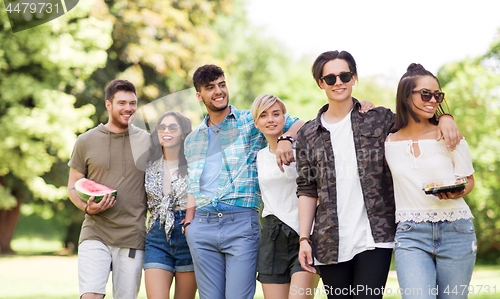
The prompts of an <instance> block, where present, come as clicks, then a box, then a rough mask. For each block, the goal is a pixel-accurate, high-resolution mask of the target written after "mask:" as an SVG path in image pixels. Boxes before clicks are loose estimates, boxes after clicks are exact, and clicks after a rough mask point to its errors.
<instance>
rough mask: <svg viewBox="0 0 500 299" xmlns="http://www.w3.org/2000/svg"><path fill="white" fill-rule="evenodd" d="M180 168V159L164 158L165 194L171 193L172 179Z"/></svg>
mask: <svg viewBox="0 0 500 299" xmlns="http://www.w3.org/2000/svg"><path fill="white" fill-rule="evenodd" d="M178 169H179V160H174V161H169V160H163V195H165V194H169V193H170V188H171V184H172V179H173V178H174V177H175V176H176V172H177V170H178Z"/></svg>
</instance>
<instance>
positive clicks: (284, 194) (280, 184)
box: [257, 146, 299, 234]
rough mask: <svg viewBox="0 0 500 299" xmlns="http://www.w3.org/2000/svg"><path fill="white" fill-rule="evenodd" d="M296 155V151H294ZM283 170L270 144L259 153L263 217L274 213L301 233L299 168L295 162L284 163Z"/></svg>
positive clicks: (258, 166) (258, 162)
mask: <svg viewBox="0 0 500 299" xmlns="http://www.w3.org/2000/svg"><path fill="white" fill-rule="evenodd" d="M294 155H295V153H294ZM283 168H284V169H285V172H284V173H283V172H281V170H280V169H279V168H278V164H277V163H276V154H274V153H271V151H270V150H269V146H267V147H265V148H263V149H261V150H260V151H259V152H258V153H257V174H258V179H259V186H260V192H261V194H262V201H263V202H264V209H263V210H262V217H266V216H268V215H274V216H276V217H278V218H279V219H280V220H281V221H283V222H284V223H286V225H288V226H290V227H291V228H293V229H294V230H295V231H296V232H297V234H299V199H298V197H297V193H296V192H297V181H296V179H297V170H296V166H295V162H292V163H291V164H290V165H289V166H286V165H283Z"/></svg>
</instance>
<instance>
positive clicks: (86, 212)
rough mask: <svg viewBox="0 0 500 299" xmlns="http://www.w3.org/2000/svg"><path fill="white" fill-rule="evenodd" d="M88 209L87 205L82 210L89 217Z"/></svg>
mask: <svg viewBox="0 0 500 299" xmlns="http://www.w3.org/2000/svg"><path fill="white" fill-rule="evenodd" d="M88 207H89V205H86V206H85V209H84V210H85V214H87V215H90V214H89V212H88V211H87V208H88Z"/></svg>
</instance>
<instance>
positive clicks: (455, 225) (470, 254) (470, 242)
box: [394, 219, 477, 299]
mask: <svg viewBox="0 0 500 299" xmlns="http://www.w3.org/2000/svg"><path fill="white" fill-rule="evenodd" d="M476 249H477V245H476V234H475V230H474V224H473V222H472V219H460V220H456V221H452V222H448V221H440V222H420V223H415V222H412V221H410V222H401V223H399V224H398V227H397V231H396V246H395V253H394V255H395V261H396V272H397V275H398V281H399V286H400V288H401V289H400V292H401V293H402V297H403V298H404V299H407V298H408V299H409V298H419V299H424V298H467V293H468V285H469V282H470V279H471V276H472V270H473V268H474V263H475V261H476V251H477V250H476Z"/></svg>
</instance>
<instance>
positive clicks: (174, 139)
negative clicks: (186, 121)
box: [158, 115, 183, 148]
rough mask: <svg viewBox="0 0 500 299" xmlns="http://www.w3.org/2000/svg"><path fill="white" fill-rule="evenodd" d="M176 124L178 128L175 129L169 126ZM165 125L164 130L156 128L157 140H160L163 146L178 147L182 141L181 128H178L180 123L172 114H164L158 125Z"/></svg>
mask: <svg viewBox="0 0 500 299" xmlns="http://www.w3.org/2000/svg"><path fill="white" fill-rule="evenodd" d="M172 124H174V125H177V126H178V129H177V130H176V131H174V130H172V131H171V129H170V128H169V126H170V125H172ZM162 125H164V126H167V127H166V128H165V129H164V131H162V132H160V131H159V130H158V140H160V144H161V145H162V146H163V147H164V148H180V146H181V143H182V142H183V138H182V130H181V128H180V124H179V122H178V121H177V119H176V118H175V116H173V115H167V116H165V117H164V118H163V119H162V121H161V123H160V124H159V125H158V127H163V126H162Z"/></svg>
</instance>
